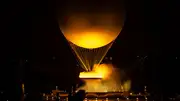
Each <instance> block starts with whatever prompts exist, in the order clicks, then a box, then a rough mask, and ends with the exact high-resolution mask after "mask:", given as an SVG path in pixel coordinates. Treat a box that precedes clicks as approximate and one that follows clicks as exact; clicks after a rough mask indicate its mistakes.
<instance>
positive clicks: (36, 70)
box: [0, 0, 180, 89]
mask: <svg viewBox="0 0 180 101" xmlns="http://www.w3.org/2000/svg"><path fill="white" fill-rule="evenodd" d="M172 4H173V6H172V5H171V3H168V2H165V1H163V2H158V1H156V0H147V1H141V0H129V1H127V2H126V9H127V19H126V22H125V26H124V29H123V30H122V32H121V34H120V35H119V37H118V38H117V40H116V43H115V44H114V45H113V46H112V48H111V49H110V51H109V53H108V56H112V57H113V62H114V63H115V64H116V65H117V66H118V67H120V68H124V69H127V70H128V74H129V76H130V77H134V78H132V79H133V83H135V84H134V85H144V84H146V83H149V85H151V86H152V85H153V87H154V89H155V88H156V87H161V88H163V89H165V88H166V87H167V86H168V85H169V84H170V85H178V84H176V83H175V81H174V80H177V76H178V75H179V74H178V72H179V71H177V70H178V67H180V53H179V50H180V47H179V37H178V33H179V29H178V28H179V27H178V26H179V23H178V21H179V18H178V16H177V9H178V8H176V7H177V5H176V3H172ZM54 5H55V2H53V0H49V1H47V0H44V1H41V0H40V1H29V2H27V1H26V2H25V1H24V2H23V1H19V2H18V1H15V2H12V3H10V2H9V3H5V4H4V8H3V12H2V14H1V15H2V18H1V20H2V21H1V26H2V27H1V37H0V38H1V44H2V45H1V57H0V58H1V69H2V70H1V72H2V73H6V74H7V73H9V74H10V75H9V76H8V75H7V76H8V78H9V79H8V80H7V79H6V82H5V83H7V82H12V81H13V80H15V81H16V82H18V81H19V79H20V78H22V79H24V81H25V82H27V83H28V85H29V86H32V85H33V87H34V86H38V85H42V84H44V86H42V87H47V86H49V87H50V86H51V87H52V86H54V87H55V85H56V84H62V85H67V83H63V82H65V81H66V82H68V84H69V85H70V84H71V83H73V82H74V81H73V80H74V78H75V75H76V76H77V72H78V71H77V68H75V66H76V60H75V58H74V56H73V54H72V52H71V50H70V48H69V46H68V43H67V42H66V40H65V39H64V37H63V36H62V34H61V32H60V30H59V27H58V23H57V20H56V18H55V7H54ZM172 11H173V12H172ZM137 55H139V56H146V55H147V56H148V59H147V60H146V61H145V65H144V68H145V69H144V70H143V71H141V72H140V71H139V69H137V68H136V67H135V66H134V64H135V63H136V61H137V57H136V56H137ZM54 56H55V57H56V58H55V59H54V60H53V57H54ZM176 57H178V59H176ZM20 59H23V62H22V64H23V67H21V68H20V67H18V64H19V60H20ZM25 60H28V62H27V63H25V62H24V61H25ZM17 68H20V70H21V71H23V73H22V74H20V71H19V70H18V69H17ZM22 69H23V70H22ZM2 73H1V75H4V74H2ZM11 75H12V76H11ZM13 75H14V76H13ZM22 75H23V76H22ZM11 79H12V80H11ZM144 79H148V80H144ZM2 80H5V78H4V76H3V77H2ZM62 81H63V82H62ZM137 81H138V82H139V83H137ZM13 82H14V81H13ZM34 82H37V83H34ZM172 83H175V84H172ZM162 85H163V86H162ZM38 87H39V86H38ZM51 87H50V88H51ZM168 89H171V88H168Z"/></svg>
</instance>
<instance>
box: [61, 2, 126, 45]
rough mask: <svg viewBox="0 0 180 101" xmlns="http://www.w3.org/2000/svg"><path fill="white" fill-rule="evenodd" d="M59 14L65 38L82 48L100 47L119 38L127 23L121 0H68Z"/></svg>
mask: <svg viewBox="0 0 180 101" xmlns="http://www.w3.org/2000/svg"><path fill="white" fill-rule="evenodd" d="M63 5H64V6H63V7H62V8H61V10H62V11H61V13H59V15H60V16H58V20H59V26H60V29H61V31H62V33H63V34H64V36H65V37H66V39H67V40H68V41H70V42H72V43H73V44H75V45H77V46H79V47H83V48H99V47H102V46H105V45H107V44H109V43H110V42H112V41H113V40H115V39H116V37H117V36H118V35H119V33H120V31H121V29H122V27H123V24H124V8H123V2H122V1H121V0H96V1H95V0H72V1H68V0H67V1H66V2H65V3H64V4H63Z"/></svg>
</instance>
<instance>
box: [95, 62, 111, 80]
mask: <svg viewBox="0 0 180 101" xmlns="http://www.w3.org/2000/svg"><path fill="white" fill-rule="evenodd" d="M112 70H113V66H112V65H111V64H101V65H95V66H94V68H93V71H95V72H97V73H98V74H99V75H101V76H102V78H103V79H107V78H108V77H109V75H110V74H111V73H112Z"/></svg>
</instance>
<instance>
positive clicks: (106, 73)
mask: <svg viewBox="0 0 180 101" xmlns="http://www.w3.org/2000/svg"><path fill="white" fill-rule="evenodd" d="M119 73H120V72H118V70H117V69H115V68H113V65H111V64H101V65H95V66H94V68H93V71H91V72H81V73H80V75H79V77H80V78H81V79H83V80H84V81H85V82H86V84H85V86H83V87H81V88H79V89H84V90H86V91H87V92H119V91H120V92H124V91H129V90H130V87H131V81H130V80H127V81H126V82H121V80H120V79H121V78H120V75H119Z"/></svg>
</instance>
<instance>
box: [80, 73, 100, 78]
mask: <svg viewBox="0 0 180 101" xmlns="http://www.w3.org/2000/svg"><path fill="white" fill-rule="evenodd" d="M79 77H80V78H102V75H100V74H98V73H96V72H81V73H80V75H79Z"/></svg>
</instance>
